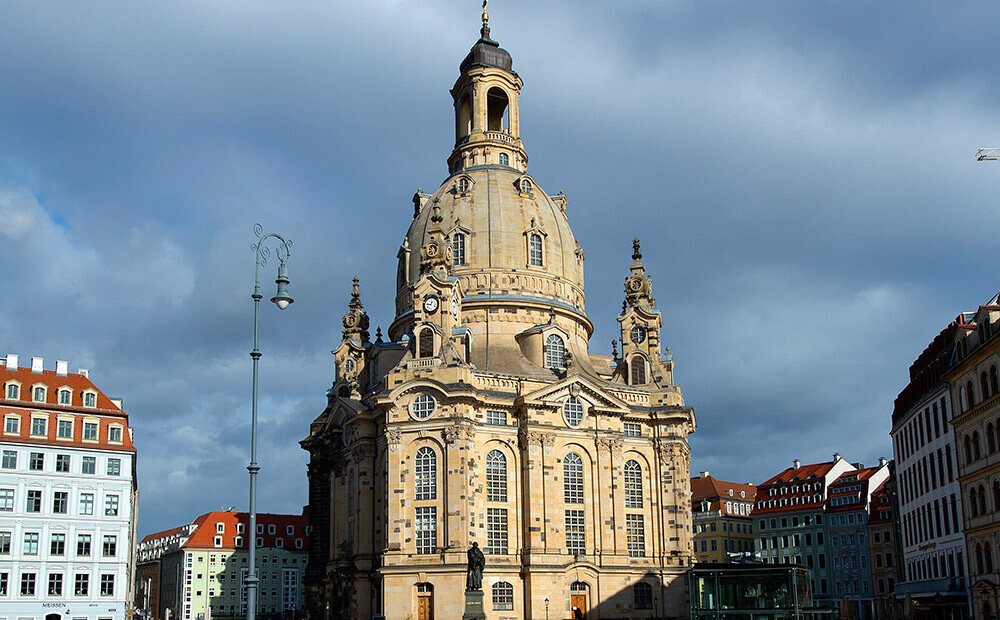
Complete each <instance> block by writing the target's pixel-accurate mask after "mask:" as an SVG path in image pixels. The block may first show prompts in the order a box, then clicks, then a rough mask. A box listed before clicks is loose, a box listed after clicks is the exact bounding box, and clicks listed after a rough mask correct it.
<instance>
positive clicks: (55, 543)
mask: <svg viewBox="0 0 1000 620" xmlns="http://www.w3.org/2000/svg"><path fill="white" fill-rule="evenodd" d="M49 554H50V555H65V554H66V535H65V534H53V535H52V538H51V539H50V541H49Z"/></svg>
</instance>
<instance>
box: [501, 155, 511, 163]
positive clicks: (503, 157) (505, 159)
mask: <svg viewBox="0 0 1000 620" xmlns="http://www.w3.org/2000/svg"><path fill="white" fill-rule="evenodd" d="M500 165H501V166H508V165H510V156H509V155H507V153H500Z"/></svg>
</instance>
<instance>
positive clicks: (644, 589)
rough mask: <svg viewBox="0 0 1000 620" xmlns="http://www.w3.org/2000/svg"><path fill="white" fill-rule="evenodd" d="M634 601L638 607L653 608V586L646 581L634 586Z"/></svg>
mask: <svg viewBox="0 0 1000 620" xmlns="http://www.w3.org/2000/svg"><path fill="white" fill-rule="evenodd" d="M632 602H633V603H634V607H635V608H636V609H652V608H653V587H652V586H651V585H649V584H648V583H646V582H645V581H640V582H639V583H637V584H635V585H634V586H632Z"/></svg>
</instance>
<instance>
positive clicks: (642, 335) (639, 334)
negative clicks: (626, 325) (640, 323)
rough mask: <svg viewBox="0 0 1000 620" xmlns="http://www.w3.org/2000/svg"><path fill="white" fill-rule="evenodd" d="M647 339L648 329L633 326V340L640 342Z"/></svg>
mask: <svg viewBox="0 0 1000 620" xmlns="http://www.w3.org/2000/svg"><path fill="white" fill-rule="evenodd" d="M645 339H646V330H645V329H643V328H641V327H633V328H632V342H634V343H636V344H640V343H641V342H642V341H643V340H645Z"/></svg>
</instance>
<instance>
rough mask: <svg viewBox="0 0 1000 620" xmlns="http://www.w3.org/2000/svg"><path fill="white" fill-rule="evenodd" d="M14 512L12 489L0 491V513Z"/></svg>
mask: <svg viewBox="0 0 1000 620" xmlns="http://www.w3.org/2000/svg"><path fill="white" fill-rule="evenodd" d="M13 510H14V489H0V511H3V512H11V511H13Z"/></svg>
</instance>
